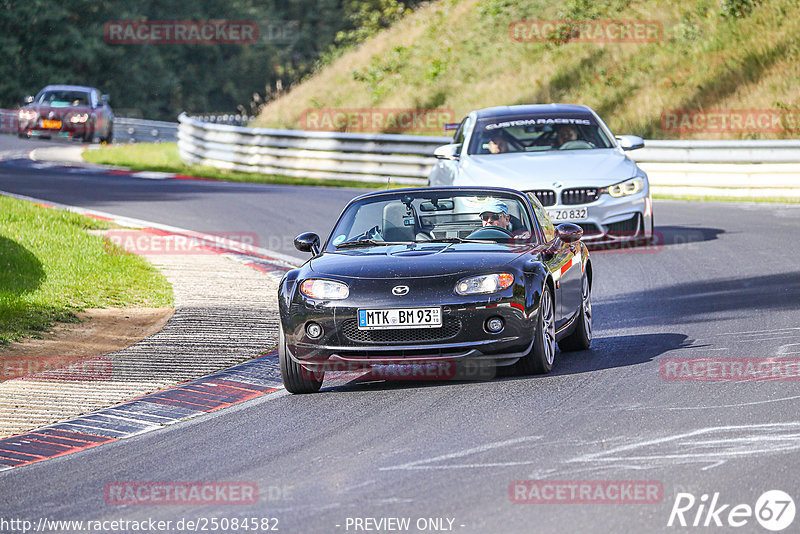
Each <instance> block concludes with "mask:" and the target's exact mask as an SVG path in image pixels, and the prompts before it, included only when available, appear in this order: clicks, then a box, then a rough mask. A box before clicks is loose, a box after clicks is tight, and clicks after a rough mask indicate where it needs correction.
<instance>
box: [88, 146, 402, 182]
mask: <svg viewBox="0 0 800 534" xmlns="http://www.w3.org/2000/svg"><path fill="white" fill-rule="evenodd" d="M83 159H85V160H86V161H89V162H91V163H99V164H103V165H116V166H121V167H128V168H130V169H131V170H134V171H158V172H170V173H174V174H182V175H186V176H196V177H199V178H211V179H214V180H226V181H229V182H253V183H260V184H290V185H316V186H328V187H355V188H359V189H382V188H385V187H386V183H385V182H382V183H378V182H357V181H351V180H319V179H314V178H296V177H293V176H283V175H279V174H260V173H248V172H238V171H226V170H222V169H215V168H214V167H207V166H204V165H186V164H185V163H184V162H183V161H182V160H181V158H180V156H179V155H178V145H177V143H136V144H131V145H115V146H106V147H102V148H98V149H96V150H85V151H84V152H83ZM392 187H401V186H398V185H394V184H392ZM402 187H407V186H402Z"/></svg>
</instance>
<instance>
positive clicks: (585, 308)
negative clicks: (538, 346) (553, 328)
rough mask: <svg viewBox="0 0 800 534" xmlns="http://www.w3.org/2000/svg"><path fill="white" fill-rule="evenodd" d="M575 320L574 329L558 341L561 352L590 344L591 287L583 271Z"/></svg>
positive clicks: (585, 347) (582, 347)
mask: <svg viewBox="0 0 800 534" xmlns="http://www.w3.org/2000/svg"><path fill="white" fill-rule="evenodd" d="M575 321H576V323H577V324H576V325H575V330H573V331H572V333H571V334H570V335H568V336H567V337H565V338H564V339H562V340H561V341H559V342H558V348H560V349H561V351H562V352H571V351H575V350H586V349H588V348H589V346H590V345H591V344H592V288H591V285H590V284H589V277H588V276H587V274H586V273H585V272H584V273H583V278H582V279H581V310H580V311H579V312H578V317H577V318H576V319H575Z"/></svg>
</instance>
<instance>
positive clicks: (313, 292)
mask: <svg viewBox="0 0 800 534" xmlns="http://www.w3.org/2000/svg"><path fill="white" fill-rule="evenodd" d="M300 293H302V294H303V295H305V296H307V297H308V298H310V299H318V300H342V299H346V298H347V297H348V295H350V288H349V287H347V284H343V283H342V282H336V281H334V280H322V279H320V278H311V279H308V280H306V281H305V282H303V283H302V284H300Z"/></svg>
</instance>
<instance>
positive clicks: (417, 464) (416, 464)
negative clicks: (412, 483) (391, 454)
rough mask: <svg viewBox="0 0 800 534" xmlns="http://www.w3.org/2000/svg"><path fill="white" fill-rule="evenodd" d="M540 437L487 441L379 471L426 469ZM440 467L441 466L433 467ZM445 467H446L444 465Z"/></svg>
mask: <svg viewBox="0 0 800 534" xmlns="http://www.w3.org/2000/svg"><path fill="white" fill-rule="evenodd" d="M539 439H542V436H522V437H519V438H514V439H509V440H505V441H495V442H493V443H487V444H485V445H479V446H477V447H473V448H470V449H464V450H461V451H457V452H451V453H449V454H442V455H441V456H434V457H433V458H427V459H422V460H415V461H413V462H408V463H405V464H400V465H396V466H391V467H381V468H380V469H379V471H391V470H395V469H428V468H430V467H428V466H424V464H431V463H434V462H441V461H444V460H452V459H454V458H463V457H465V456H470V455H472V454H480V453H482V452H487V451H490V450H493V449H499V448H502V447H507V446H509V445H516V444H517V443H523V442H528V441H536V440H539ZM526 463H529V462H508V463H496V464H469V465H467V466H466V467H497V466H503V465H524V464H526ZM436 468H441V467H434V469H436ZM444 468H447V467H444Z"/></svg>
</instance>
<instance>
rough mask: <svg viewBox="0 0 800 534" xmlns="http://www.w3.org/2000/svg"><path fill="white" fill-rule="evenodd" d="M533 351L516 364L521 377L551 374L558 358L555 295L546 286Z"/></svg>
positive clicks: (540, 306)
mask: <svg viewBox="0 0 800 534" xmlns="http://www.w3.org/2000/svg"><path fill="white" fill-rule="evenodd" d="M533 335H534V340H533V347H531V351H530V352H529V353H528V354H526V355H525V356H523V357H522V358H520V360H519V361H518V362H517V363H516V367H517V372H519V374H521V375H533V374H537V375H538V374H544V373H549V372H550V371H551V370H552V369H553V362H554V361H555V357H556V317H555V306H554V300H553V295H552V293H551V291H550V288H549V287H547V286H545V287H544V291H543V292H542V297H541V300H540V302H539V314H538V315H537V317H536V331H535V332H534V334H533Z"/></svg>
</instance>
